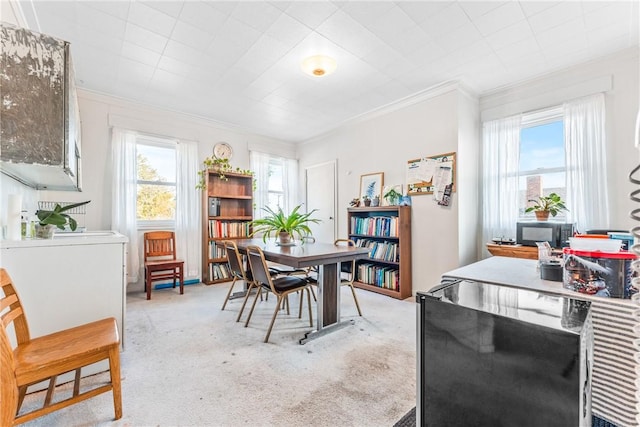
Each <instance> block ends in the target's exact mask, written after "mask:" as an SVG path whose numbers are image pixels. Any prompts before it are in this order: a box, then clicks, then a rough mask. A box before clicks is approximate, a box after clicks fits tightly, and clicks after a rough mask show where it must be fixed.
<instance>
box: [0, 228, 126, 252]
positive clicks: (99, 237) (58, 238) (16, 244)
mask: <svg viewBox="0 0 640 427" xmlns="http://www.w3.org/2000/svg"><path fill="white" fill-rule="evenodd" d="M128 241H129V239H128V238H127V237H126V236H124V235H122V234H120V233H118V232H117V231H109V230H107V231H85V232H82V233H56V234H54V235H53V238H52V239H24V240H0V248H1V249H12V248H34V247H46V246H71V245H98V244H115V243H126V242H128Z"/></svg>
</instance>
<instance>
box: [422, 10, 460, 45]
mask: <svg viewBox="0 0 640 427" xmlns="http://www.w3.org/2000/svg"><path fill="white" fill-rule="evenodd" d="M468 25H471V20H470V19H469V17H468V16H467V14H466V13H464V10H462V8H461V7H460V6H459V5H458V4H457V3H452V4H450V5H449V6H447V7H446V8H444V9H442V10H441V11H440V12H438V13H437V14H436V15H433V16H430V17H428V18H427V19H426V20H424V21H423V22H422V23H420V26H421V27H422V29H423V30H424V31H425V32H426V33H427V34H429V35H430V36H431V37H432V38H434V39H435V38H441V37H443V36H445V35H448V34H449V33H452V32H453V31H454V30H457V29H458V28H460V27H463V26H468Z"/></svg>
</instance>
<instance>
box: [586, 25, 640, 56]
mask: <svg viewBox="0 0 640 427" xmlns="http://www.w3.org/2000/svg"><path fill="white" fill-rule="evenodd" d="M587 39H588V42H589V46H590V47H592V48H593V47H595V46H599V47H598V50H600V47H602V46H603V45H604V46H606V45H607V44H609V43H611V42H612V41H613V40H618V39H623V40H624V41H625V45H624V46H623V47H630V46H633V43H634V40H637V38H635V39H634V38H631V37H629V36H628V33H627V31H626V29H625V28H624V27H622V26H620V25H607V26H605V27H599V28H596V29H593V30H591V31H589V33H588V36H587Z"/></svg>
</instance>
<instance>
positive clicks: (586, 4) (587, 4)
mask: <svg viewBox="0 0 640 427" xmlns="http://www.w3.org/2000/svg"><path fill="white" fill-rule="evenodd" d="M610 5H611V1H610V0H605V1H583V2H582V10H583V11H584V13H585V14H586V13H589V12H593V11H594V10H597V9H600V8H602V7H605V6H610Z"/></svg>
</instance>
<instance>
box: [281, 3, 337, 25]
mask: <svg viewBox="0 0 640 427" xmlns="http://www.w3.org/2000/svg"><path fill="white" fill-rule="evenodd" d="M284 10H285V13H286V14H287V15H289V16H291V17H292V18H294V19H297V20H298V21H299V22H301V23H303V24H304V25H306V26H307V27H309V28H311V29H315V28H316V27H317V26H318V25H320V24H322V23H323V22H324V20H325V19H327V18H328V17H330V16H331V15H332V14H333V13H334V12H335V11H336V10H338V8H337V7H336V6H335V5H334V4H331V3H328V2H320V1H312V2H290V3H289V6H288V7H287V8H286V9H284Z"/></svg>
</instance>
